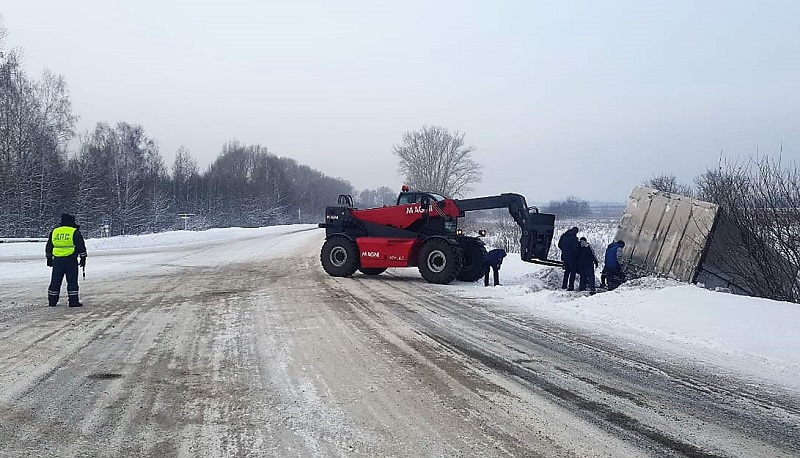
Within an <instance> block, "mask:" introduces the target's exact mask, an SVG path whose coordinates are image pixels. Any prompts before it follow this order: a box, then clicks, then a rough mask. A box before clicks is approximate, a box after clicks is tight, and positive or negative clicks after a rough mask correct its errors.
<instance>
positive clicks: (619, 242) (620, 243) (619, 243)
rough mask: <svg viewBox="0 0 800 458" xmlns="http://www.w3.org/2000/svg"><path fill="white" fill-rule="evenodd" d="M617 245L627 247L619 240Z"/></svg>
mask: <svg viewBox="0 0 800 458" xmlns="http://www.w3.org/2000/svg"><path fill="white" fill-rule="evenodd" d="M617 244H618V245H619V246H625V242H623V241H622V240H618V241H617Z"/></svg>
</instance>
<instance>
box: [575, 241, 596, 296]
mask: <svg viewBox="0 0 800 458" xmlns="http://www.w3.org/2000/svg"><path fill="white" fill-rule="evenodd" d="M598 264H599V262H598V261H597V256H595V254H594V250H593V249H592V245H590V244H589V242H588V241H587V240H586V237H581V239H580V243H579V244H578V275H580V276H581V279H580V282H579V283H578V291H585V290H586V287H587V286H588V287H589V294H594V292H595V291H594V290H595V285H594V269H596V268H597V265H598Z"/></svg>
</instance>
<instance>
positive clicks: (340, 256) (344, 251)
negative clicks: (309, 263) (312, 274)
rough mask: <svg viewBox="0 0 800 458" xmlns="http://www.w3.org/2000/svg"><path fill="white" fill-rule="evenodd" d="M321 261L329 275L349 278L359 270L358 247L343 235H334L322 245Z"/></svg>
mask: <svg viewBox="0 0 800 458" xmlns="http://www.w3.org/2000/svg"><path fill="white" fill-rule="evenodd" d="M319 259H320V262H322V268H323V269H325V272H327V273H328V275H330V276H332V277H349V276H351V275H353V273H355V271H356V269H358V264H359V259H358V246H356V244H355V242H353V241H352V240H350V239H348V238H347V237H345V236H343V235H332V236H330V237H328V239H327V240H325V243H324V244H323V245H322V251H321V252H320V255H319Z"/></svg>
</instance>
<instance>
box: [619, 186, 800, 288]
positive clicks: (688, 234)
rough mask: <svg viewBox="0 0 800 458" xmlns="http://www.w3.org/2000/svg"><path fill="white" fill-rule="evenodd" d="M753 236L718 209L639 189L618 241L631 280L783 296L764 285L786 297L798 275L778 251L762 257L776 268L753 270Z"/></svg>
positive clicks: (642, 187) (772, 250) (766, 253)
mask: <svg viewBox="0 0 800 458" xmlns="http://www.w3.org/2000/svg"><path fill="white" fill-rule="evenodd" d="M749 236H750V234H748V233H746V230H745V229H742V228H739V227H738V226H736V225H735V224H734V223H733V221H732V220H731V219H730V218H728V217H727V216H726V215H725V213H724V212H723V211H722V210H721V209H720V207H719V206H718V205H715V204H712V203H709V202H703V201H700V200H697V199H692V198H690V197H686V196H680V195H676V194H670V193H666V192H661V191H657V190H655V189H652V188H648V187H645V186H639V187H636V188H634V190H633V191H632V192H631V196H630V199H629V200H628V205H627V206H626V208H625V212H624V213H623V216H622V220H621V222H620V225H619V228H618V230H617V236H616V237H617V240H624V241H625V248H624V250H623V259H624V260H625V265H626V270H627V271H628V273H629V274H632V275H657V276H663V277H668V278H675V279H677V280H681V281H686V282H691V283H702V284H703V285H704V286H706V287H708V288H726V289H729V290H731V291H732V292H735V293H739V294H747V295H754V296H763V297H775V298H781V297H782V296H783V294H781V293H780V292H777V293H778V294H775V293H776V291H774V290H772V291H764V285H767V284H769V285H774V284H776V283H778V284H782V285H785V287H786V288H787V293H788V291H789V290H791V289H792V288H796V283H797V274H798V272H797V269H795V268H793V267H792V265H791V263H789V262H788V261H787V260H786V259H785V258H784V257H783V256H781V254H780V253H778V252H777V251H776V250H774V249H772V248H767V249H765V250H763V252H760V253H759V255H760V256H762V257H765V258H767V261H768V264H769V265H771V266H773V267H774V268H771V269H768V270H769V271H768V272H767V271H765V270H764V269H760V268H757V267H756V266H755V265H754V263H753V262H752V257H753V255H752V253H750V251H749V250H748V246H747V244H746V243H745V242H746V240H747V238H748V237H749ZM762 259H763V258H762ZM767 275H769V276H770V277H772V278H773V279H774V277H775V276H776V275H777V276H778V281H777V282H776V281H766V280H767V279H766V278H765V276H767ZM770 288H773V289H774V286H770ZM787 297H788V296H787Z"/></svg>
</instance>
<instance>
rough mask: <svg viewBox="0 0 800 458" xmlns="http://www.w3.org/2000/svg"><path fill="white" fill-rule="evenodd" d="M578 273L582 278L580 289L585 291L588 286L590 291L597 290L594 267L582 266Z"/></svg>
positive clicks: (579, 284) (579, 283)
mask: <svg viewBox="0 0 800 458" xmlns="http://www.w3.org/2000/svg"><path fill="white" fill-rule="evenodd" d="M578 275H580V276H581V280H580V282H578V291H585V290H586V287H587V286H588V287H589V291H594V290H595V284H594V268H593V267H591V266H590V267H583V268H581V270H580V272H579V273H578Z"/></svg>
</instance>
